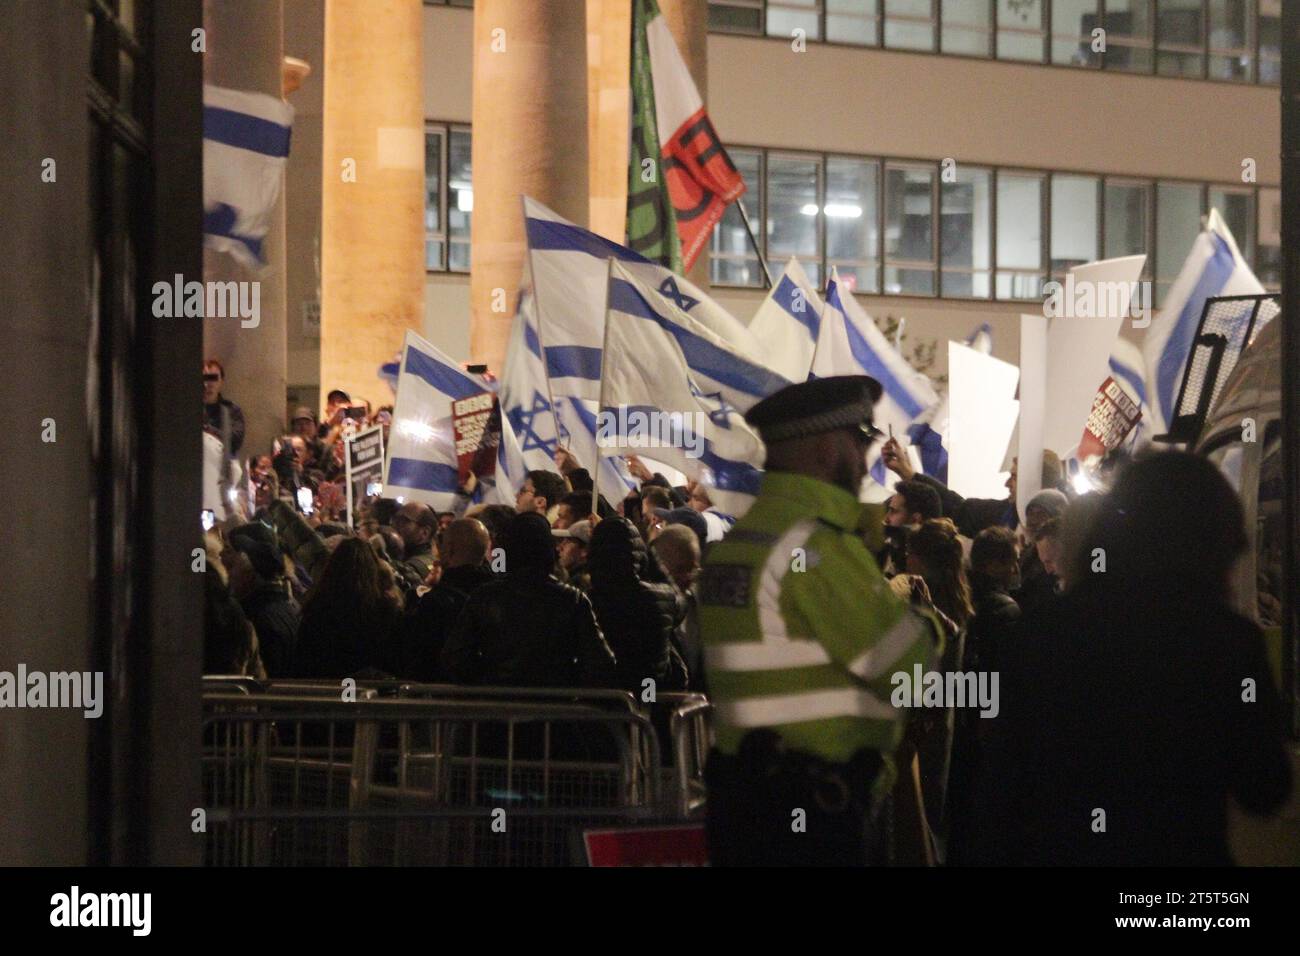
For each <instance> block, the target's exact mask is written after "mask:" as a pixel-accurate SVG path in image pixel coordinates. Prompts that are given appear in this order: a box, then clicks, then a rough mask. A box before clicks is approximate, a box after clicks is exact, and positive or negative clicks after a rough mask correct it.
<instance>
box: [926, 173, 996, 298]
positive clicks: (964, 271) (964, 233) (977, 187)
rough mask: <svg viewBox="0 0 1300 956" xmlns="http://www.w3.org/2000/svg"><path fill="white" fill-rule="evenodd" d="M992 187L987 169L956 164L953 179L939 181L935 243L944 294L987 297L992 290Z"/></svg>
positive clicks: (990, 176)
mask: <svg viewBox="0 0 1300 956" xmlns="http://www.w3.org/2000/svg"><path fill="white" fill-rule="evenodd" d="M992 189H993V175H992V173H990V172H989V171H988V170H987V169H965V168H962V167H958V168H957V179H956V182H950V183H949V182H946V183H944V184H943V187H942V192H941V200H940V209H941V210H942V216H941V219H940V223H939V244H940V248H941V260H942V262H943V291H942V294H943V295H945V296H974V297H976V298H981V299H987V298H988V297H989V293H990V292H991V291H992V285H993V282H992V280H993V273H992V271H991V270H990V265H991V263H990V258H991V254H992V247H993V229H992V220H993V200H992Z"/></svg>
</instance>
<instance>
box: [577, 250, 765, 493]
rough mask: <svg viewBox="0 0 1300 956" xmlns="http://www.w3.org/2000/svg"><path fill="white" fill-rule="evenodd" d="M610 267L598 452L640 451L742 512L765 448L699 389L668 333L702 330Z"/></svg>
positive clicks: (678, 343) (627, 272) (627, 273)
mask: <svg viewBox="0 0 1300 956" xmlns="http://www.w3.org/2000/svg"><path fill="white" fill-rule="evenodd" d="M608 268H609V284H610V292H609V302H610V305H609V313H608V317H607V321H606V326H605V340H604V363H603V372H604V375H603V378H602V379H601V394H600V419H599V422H598V426H597V439H598V441H599V443H600V447H601V451H602V453H604V454H610V453H612V454H626V453H628V452H635V453H641V452H645V453H646V454H648V455H651V456H652V457H654V458H656V459H658V460H660V461H662V462H664V463H665V464H668V465H670V466H672V467H673V468H677V469H678V470H680V471H682V472H683V473H684V474H686V475H689V476H690V477H692V478H694V479H695V480H697V481H699V482H700V483H701V484H703V485H704V486H705V487H706V488H707V489H708V494H709V498H710V499H711V500H712V501H713V503H714V505H716V506H717V507H718V509H719V510H721V511H723V512H725V513H727V514H731V515H741V514H743V513H744V512H745V511H747V510H748V508H749V506H750V504H751V503H752V502H753V499H754V495H755V494H757V493H758V485H759V481H760V479H761V477H762V472H761V471H760V470H759V469H760V466H761V464H762V461H763V444H762V442H761V441H760V440H759V438H758V435H757V434H755V433H754V432H753V431H752V430H751V429H750V428H749V426H748V425H746V424H745V420H744V418H743V417H742V416H741V414H740V412H739V411H737V409H736V408H735V407H734V406H732V405H731V404H730V403H728V402H726V401H724V400H722V399H720V397H719V396H717V395H716V394H708V393H707V392H706V390H705V389H704V388H702V387H701V386H700V384H699V382H698V381H697V380H696V379H695V376H694V372H693V371H692V370H691V368H690V363H689V362H688V361H687V355H686V350H685V348H684V347H683V344H682V343H683V340H684V338H683V336H681V335H679V334H675V333H674V331H673V330H674V329H684V330H687V331H688V332H691V334H693V335H696V336H702V334H703V330H701V329H700V328H699V327H697V326H696V325H695V322H694V320H693V319H692V318H691V317H690V316H689V315H688V314H687V313H686V312H685V310H683V309H681V308H680V307H679V306H678V305H677V304H676V303H675V302H674V301H673V300H671V299H669V298H667V297H666V296H664V295H661V294H660V293H659V292H658V290H656V289H655V288H653V287H651V286H650V285H649V284H648V283H646V282H644V281H643V280H642V279H640V278H639V277H638V276H636V275H634V274H633V273H632V270H631V269H629V268H628V267H627V266H626V265H624V264H623V263H622V262H619V261H612V262H610V264H609V267H608Z"/></svg>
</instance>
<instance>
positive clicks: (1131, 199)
mask: <svg viewBox="0 0 1300 956" xmlns="http://www.w3.org/2000/svg"><path fill="white" fill-rule="evenodd" d="M1150 197H1151V187H1150V186H1149V185H1148V184H1146V183H1125V182H1112V181H1109V180H1108V181H1107V182H1106V215H1105V222H1106V227H1105V228H1106V242H1105V251H1104V253H1103V254H1104V255H1105V257H1106V258H1107V259H1114V258H1117V257H1119V256H1136V255H1142V254H1145V253H1146V252H1147V228H1148V222H1149V220H1150V216H1151V198H1150ZM1150 267H1151V263H1150V260H1149V259H1148V261H1147V264H1146V266H1144V267H1143V269H1144V271H1148V270H1149V269H1150Z"/></svg>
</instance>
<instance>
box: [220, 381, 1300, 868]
mask: <svg viewBox="0 0 1300 956" xmlns="http://www.w3.org/2000/svg"><path fill="white" fill-rule="evenodd" d="M215 365H216V363H209V365H207V366H205V388H206V387H208V386H209V385H210V384H213V380H210V379H208V374H209V368H210V367H213V369H214V371H215V370H216V369H215ZM205 400H206V401H205V406H206V411H207V421H208V423H209V427H210V428H215V429H218V430H220V432H221V434H222V435H223V436H225V437H226V438H227V439H231V440H232V441H231V446H230V447H231V448H232V450H234V449H237V448H238V443H237V442H235V441H233V439H234V436H235V435H236V434H238V435H239V441H242V430H243V429H242V415H239V414H238V407H237V406H233V404H232V403H229V402H226V401H225V400H224V399H222V398H221V397H220V394H219V390H217V391H209V392H208V393H207V394H205ZM387 412H388V410H387V409H380V410H379V412H378V413H376V414H375V415H373V416H372V415H371V414H370V412H369V409H368V406H367V405H366V404H365V403H358V402H353V401H352V400H351V399H350V398H349V396H347V395H346V394H345V393H343V392H340V391H334V392H331V393H330V394H329V396H328V400H327V406H326V410H325V414H324V416H323V420H322V421H320V422H319V423H318V422H317V420H316V418H315V416H314V415H313V414H312V413H311V411H310V410H309V409H299V410H298V412H297V413H296V414H295V417H294V420H293V421H292V422H291V423H290V436H291V440H289V441H286V442H284V443H283V447H279V448H277V449H276V450H275V451H274V452H273V453H272V454H270V455H262V456H253V457H252V458H250V459H248V462H249V464H248V467H249V472H250V475H251V476H252V478H253V482H254V485H255V487H256V488H257V489H258V493H257V495H256V499H255V510H254V513H253V514H252V515H251V516H249V520H247V521H245V522H242V523H239V522H229V523H227V525H225V526H220V527H217V528H214V529H213V530H212V531H210V532H209V533H208V535H207V545H208V551H209V555H210V558H211V560H210V567H213V568H215V569H216V570H217V573H216V574H209V575H208V576H207V603H206V631H205V634H206V643H205V663H206V672H207V673H211V674H247V675H252V676H255V677H258V678H269V679H280V678H322V679H330V680H335V679H341V678H345V677H383V676H390V677H395V678H400V679H409V680H413V681H421V682H433V683H439V682H443V683H457V684H477V685H493V686H514V687H527V686H542V687H618V688H624V689H628V690H631V691H634V692H637V693H640V692H641V691H643V690H644V689H645V687H646V682H647V681H650V682H653V686H654V687H655V688H657V689H658V690H693V691H699V692H704V693H707V692H708V689H709V686H708V678H709V674H708V673H707V671H708V667H707V664H706V655H705V643H706V642H704V641H702V638H701V620H700V619H701V614H700V604H701V594H700V587H701V582H700V577H699V573H700V569H701V562H702V560H706V559H707V556H708V554H709V553H710V551H711V550H712V549H713V548H715V547H716V546H717V544H718V542H719V541H724V540H726V538H727V533H728V529H729V527H730V525H731V523H732V522H731V519H730V518H729V517H728V516H725V515H722V514H720V513H719V512H718V511H717V510H716V509H715V508H713V507H712V505H711V503H710V501H709V498H708V495H707V491H706V489H704V488H703V487H701V486H699V485H697V484H695V483H689V482H688V483H687V484H686V485H684V486H679V487H674V486H672V485H671V483H670V482H669V481H668V480H667V479H665V478H664V477H663V476H662V475H659V474H655V473H652V472H650V471H649V470H648V469H647V468H646V467H645V466H644V464H642V463H641V462H639V461H637V460H636V459H631V468H632V471H633V473H634V474H635V475H636V477H637V479H638V480H639V486H638V487H637V488H635V489H634V490H632V491H630V492H629V493H628V494H627V495H626V497H625V498H623V499H622V500H621V501H616V502H610V501H606V500H605V499H604V498H602V497H598V496H596V495H594V494H593V490H592V479H591V476H590V474H589V473H588V472H587V471H586V470H585V469H584V468H582V467H581V463H580V462H578V461H577V460H576V459H575V458H574V457H573V456H572V454H571V453H569V452H568V451H565V450H563V449H561V450H560V451H559V452H558V453H557V455H556V458H555V462H556V467H555V469H554V470H535V471H531V472H529V473H528V474H527V476H526V479H525V481H524V482H523V485H522V487H521V488H520V489H519V491H518V494H517V496H516V500H515V505H514V506H513V507H510V506H505V505H499V504H493V505H470V504H468V501H467V503H466V504H467V506H466V507H465V508H464V509H463V510H461V511H459V513H452V512H437V511H435V510H434V509H433V508H431V507H430V506H429V505H427V504H424V503H421V502H416V501H406V502H402V501H397V500H392V499H388V498H384V497H370V498H367V499H365V500H363V501H361V502H360V503H359V505H358V507H357V509H356V512H355V514H354V515H353V521H352V526H353V527H354V528H355V531H349V529H348V525H347V523H346V515H345V514H341V513H340V511H339V505H338V503H337V502H336V501H335V500H334V497H333V496H332V494H331V492H330V490H329V489H330V488H331V486H332V483H334V482H336V481H337V480H338V477H339V473H340V468H341V464H342V455H341V451H340V448H341V444H342V442H341V438H342V437H343V436H344V435H345V434H346V433H347V431H348V429H349V428H350V427H352V426H349V424H348V423H349V422H355V423H357V424H358V425H360V424H362V423H374V424H381V425H385V426H386V425H387V424H388V420H389V419H390V418H391V415H388V417H387V418H385V417H384V416H385V415H386V413H387ZM235 421H238V423H239V426H238V428H237V429H236V428H235V427H233V424H234V422H235ZM855 440H856V439H855ZM854 447H855V448H856V447H857V446H854ZM881 454H882V457H883V459H884V462H885V464H886V466H887V467H888V468H889V469H890V470H892V471H893V472H894V473H895V475H896V478H897V481H896V482H895V483H894V485H893V494H892V496H891V497H890V498H889V499H888V501H887V502H886V503H885V505H884V506H883V507H879V506H877V508H876V510H875V512H869V513H874V514H875V518H874V521H875V526H874V528H871V529H867V530H866V532H865V533H864V534H863V539H862V540H863V541H865V542H869V544H868V548H869V549H870V551H871V553H872V556H873V558H874V560H875V562H876V563H877V565H878V567H879V569H880V571H881V572H882V573H883V575H884V577H885V578H886V579H887V580H888V588H889V590H890V591H891V592H892V593H893V594H894V595H895V596H896V597H897V598H899V599H901V600H902V601H903V602H905V603H908V604H910V605H911V606H913V607H916V608H921V609H923V610H924V611H925V614H926V615H927V616H928V617H929V618H930V619H932V620H934V621H937V622H938V625H939V633H938V634H937V635H936V638H935V641H934V648H933V649H934V651H935V666H936V667H937V668H938V669H939V670H941V671H944V672H954V671H961V672H979V673H996V674H998V675H1000V685H999V686H1000V698H1001V700H1000V704H999V711H1000V712H999V714H998V716H997V717H996V718H995V719H992V720H988V719H983V718H981V717H980V715H979V713H978V712H976V711H975V710H973V709H965V710H959V711H957V712H952V711H949V712H948V713H947V714H946V723H945V722H944V721H943V720H941V721H940V722H939V730H938V731H937V732H936V731H934V730H933V727H934V726H935V724H934V723H933V721H931V723H930V728H931V729H930V730H929V731H928V734H929V736H928V737H927V738H926V740H925V741H924V742H923V743H922V744H920V745H918V753H919V757H920V763H921V777H922V780H923V783H924V787H923V791H924V806H925V813H924V816H925V828H926V830H927V833H928V837H927V839H928V840H930V842H931V844H932V848H933V849H934V850H935V851H936V853H937V855H938V857H939V858H940V859H942V860H945V861H946V862H948V863H952V864H962V863H989V862H995V863H1029V862H1034V863H1043V862H1089V863H1132V862H1170V863H1227V862H1230V861H1231V856H1230V853H1229V850H1228V845H1227V818H1226V813H1227V809H1226V795H1227V794H1229V793H1231V794H1232V795H1233V796H1234V797H1235V798H1236V800H1237V801H1238V802H1239V803H1240V804H1241V805H1242V806H1243V807H1245V808H1247V809H1249V810H1253V811H1256V812H1261V813H1264V812H1268V811H1271V810H1273V809H1275V808H1276V807H1278V806H1279V805H1280V804H1281V803H1282V802H1283V801H1284V800H1285V798H1286V796H1287V793H1288V789H1289V769H1288V764H1287V760H1286V756H1285V753H1284V751H1283V749H1282V742H1281V741H1282V730H1281V728H1282V720H1281V717H1280V705H1279V703H1278V699H1277V694H1276V690H1275V688H1274V684H1273V680H1272V678H1271V676H1270V673H1269V669H1268V666H1267V663H1266V662H1265V659H1264V653H1263V644H1262V640H1261V637H1260V631H1259V629H1258V627H1257V626H1256V625H1255V624H1254V623H1252V622H1250V621H1248V620H1247V619H1246V618H1244V617H1242V616H1240V615H1238V614H1237V613H1236V612H1235V611H1233V610H1232V607H1231V602H1230V595H1229V591H1228V582H1229V579H1230V573H1231V569H1232V567H1233V564H1234V562H1235V561H1236V559H1237V558H1238V556H1239V555H1240V553H1241V552H1242V550H1243V549H1244V546H1245V537H1244V532H1243V518H1242V512H1241V507H1240V505H1239V503H1238V501H1237V498H1236V496H1235V494H1234V493H1233V492H1232V490H1231V488H1230V487H1229V486H1228V485H1227V483H1226V482H1225V481H1224V480H1223V478H1222V477H1221V476H1220V475H1219V474H1218V472H1217V471H1216V470H1215V469H1214V468H1213V467H1212V466H1211V465H1209V464H1208V463H1207V462H1205V461H1204V460H1202V459H1199V458H1195V457H1193V456H1190V455H1186V454H1181V453H1164V454H1157V455H1150V456H1145V457H1143V458H1140V459H1139V460H1137V461H1136V462H1134V463H1131V464H1127V465H1125V466H1121V467H1119V468H1117V469H1116V478H1115V480H1114V483H1113V486H1112V487H1111V488H1110V489H1109V490H1107V491H1105V492H1094V493H1091V494H1088V495H1083V496H1077V495H1075V494H1074V492H1073V491H1072V489H1071V488H1070V486H1069V484H1068V483H1067V482H1065V481H1064V480H1063V476H1062V467H1061V463H1060V461H1059V460H1058V459H1057V458H1056V456H1055V455H1052V454H1051V453H1050V452H1049V453H1047V454H1045V456H1044V459H1043V462H1042V465H1041V476H1040V477H1041V488H1042V490H1041V491H1039V492H1038V493H1037V494H1035V495H1034V496H1033V497H1032V498H1031V499H1030V500H1029V501H1028V503H1027V505H1026V506H1025V508H1024V517H1023V520H1021V517H1020V513H1019V510H1018V509H1017V507H1016V500H1017V499H1016V483H1017V472H1016V470H1015V469H1014V468H1013V471H1012V473H1011V477H1010V478H1009V480H1008V482H1007V488H1008V492H1009V495H1008V497H1007V498H1004V499H997V500H983V499H974V498H963V497H962V496H961V495H959V494H957V493H956V492H954V491H953V490H952V489H950V488H948V487H946V486H945V485H944V484H943V483H942V482H941V481H939V480H938V479H936V478H934V477H932V476H929V475H925V474H919V473H917V472H916V471H915V470H914V469H913V466H912V463H911V461H910V460H909V457H908V455H907V454H906V451H905V449H903V448H901V447H900V446H899V444H898V443H897V442H896V441H895V440H893V439H892V438H891V439H890V440H889V441H887V442H885V444H884V445H883V448H882V451H881ZM779 464H780V463H779V462H776V463H774V462H773V461H772V460H769V463H768V469H769V475H770V474H772V473H774V472H777V471H780V470H781V469H780V468H778V467H776V465H779ZM1017 466H1018V463H1017ZM787 467H789V468H791V469H796V468H798V465H797V464H792V465H789V466H787ZM855 474H856V473H855ZM858 478H860V474H859V475H858ZM855 480H856V479H855ZM301 488H309V489H310V490H311V495H312V499H313V504H314V507H312V508H311V509H304V508H302V507H300V506H299V502H298V498H297V495H298V491H299V489H301ZM307 510H310V512H311V513H310V514H306V513H304V511H307ZM738 533H739V532H738ZM1098 549H1100V553H1101V554H1102V555H1103V556H1104V560H1103V561H1102V562H1101V570H1100V571H1099V570H1098V564H1097V557H1096V556H1097V554H1098V553H1099V552H1098ZM841 623H843V624H844V625H846V626H850V627H852V626H853V622H841ZM1243 681H1250V682H1252V685H1251V686H1252V687H1253V688H1254V692H1253V696H1252V697H1251V699H1250V700H1251V705H1250V706H1242V700H1243V697H1242V692H1241V687H1242V682H1243ZM1098 810H1101V811H1103V816H1106V815H1109V827H1110V832H1111V833H1116V834H1118V835H1119V838H1117V839H1093V838H1092V837H1096V835H1097V833H1098V831H1097V829H1096V827H1095V826H1090V821H1095V820H1096V819H1097V816H1096V811H1098ZM1103 829H1105V828H1104V827H1103Z"/></svg>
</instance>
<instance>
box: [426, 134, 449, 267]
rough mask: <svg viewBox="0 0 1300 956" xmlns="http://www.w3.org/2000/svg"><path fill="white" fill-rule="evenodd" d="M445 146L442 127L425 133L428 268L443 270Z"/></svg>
mask: <svg viewBox="0 0 1300 956" xmlns="http://www.w3.org/2000/svg"><path fill="white" fill-rule="evenodd" d="M442 145H443V130H442V128H441V127H426V128H425V131H424V267H425V268H426V269H443V268H445V265H444V263H443V254H444V253H445V251H446V230H445V229H444V227H443V220H442V210H443V201H442V183H443V174H442Z"/></svg>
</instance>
